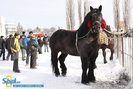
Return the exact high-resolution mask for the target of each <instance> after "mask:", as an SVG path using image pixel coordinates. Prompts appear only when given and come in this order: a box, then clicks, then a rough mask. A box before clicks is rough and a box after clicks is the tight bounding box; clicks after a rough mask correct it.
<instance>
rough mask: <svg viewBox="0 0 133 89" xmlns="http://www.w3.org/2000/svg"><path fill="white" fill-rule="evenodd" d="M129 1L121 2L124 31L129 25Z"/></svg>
mask: <svg viewBox="0 0 133 89" xmlns="http://www.w3.org/2000/svg"><path fill="white" fill-rule="evenodd" d="M131 8H132V5H131V0H123V21H124V26H125V30H127V29H129V28H130V25H131Z"/></svg>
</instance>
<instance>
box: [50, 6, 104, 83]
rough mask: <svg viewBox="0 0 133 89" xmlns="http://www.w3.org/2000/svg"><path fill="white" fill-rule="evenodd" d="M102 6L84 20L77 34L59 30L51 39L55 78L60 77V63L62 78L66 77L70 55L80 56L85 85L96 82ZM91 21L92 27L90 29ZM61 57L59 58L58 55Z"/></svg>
mask: <svg viewBox="0 0 133 89" xmlns="http://www.w3.org/2000/svg"><path fill="white" fill-rule="evenodd" d="M101 10H102V6H99V8H93V7H91V6H90V12H89V13H88V14H87V15H86V17H85V18H84V22H83V23H82V24H81V26H80V28H79V29H78V30H77V31H76V32H71V31H68V30H63V29H59V30H57V31H56V32H55V33H54V34H53V35H52V36H51V37H50V48H51V63H52V69H53V72H54V73H55V76H60V72H59V68H58V61H59V63H60V67H61V71H62V76H66V73H67V68H66V65H65V63H64V61H65V58H66V57H67V55H68V54H70V55H74V56H80V57H81V62H82V80H81V82H82V83H83V84H87V83H89V82H95V76H94V68H95V61H96V58H97V56H98V50H99V48H100V43H99V31H100V27H101V23H102V13H101ZM89 21H91V23H92V27H91V28H89V27H88V25H87V24H88V22H89ZM59 52H61V55H59V57H58V53H59Z"/></svg>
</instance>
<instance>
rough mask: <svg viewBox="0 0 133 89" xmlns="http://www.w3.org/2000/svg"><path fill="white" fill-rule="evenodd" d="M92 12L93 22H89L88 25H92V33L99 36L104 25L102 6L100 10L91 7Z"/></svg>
mask: <svg viewBox="0 0 133 89" xmlns="http://www.w3.org/2000/svg"><path fill="white" fill-rule="evenodd" d="M90 10H91V12H92V15H91V20H90V21H89V22H88V24H89V23H91V26H90V28H91V33H92V34H97V33H99V32H100V29H101V24H102V13H101V10H102V6H101V5H100V6H99V8H98V9H97V8H92V7H90Z"/></svg>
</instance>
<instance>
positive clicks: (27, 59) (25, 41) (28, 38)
mask: <svg viewBox="0 0 133 89" xmlns="http://www.w3.org/2000/svg"><path fill="white" fill-rule="evenodd" d="M31 35H33V32H32V31H30V32H29V35H28V36H27V37H25V39H24V46H25V48H26V54H27V56H26V66H28V64H29V57H30V52H29V50H28V42H29V41H30V36H31ZM34 39H35V41H36V43H37V44H38V41H37V38H35V37H34Z"/></svg>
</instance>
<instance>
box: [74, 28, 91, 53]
mask: <svg viewBox="0 0 133 89" xmlns="http://www.w3.org/2000/svg"><path fill="white" fill-rule="evenodd" d="M89 33H90V30H89V31H88V33H87V34H86V35H84V36H82V37H79V38H78V31H77V32H76V42H75V45H76V49H77V51H78V54H79V50H78V40H79V39H82V38H85V37H86V36H87V35H88V34H89Z"/></svg>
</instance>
